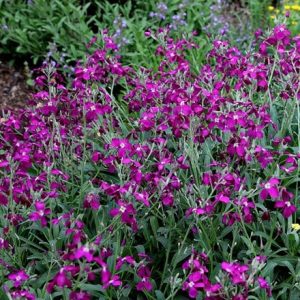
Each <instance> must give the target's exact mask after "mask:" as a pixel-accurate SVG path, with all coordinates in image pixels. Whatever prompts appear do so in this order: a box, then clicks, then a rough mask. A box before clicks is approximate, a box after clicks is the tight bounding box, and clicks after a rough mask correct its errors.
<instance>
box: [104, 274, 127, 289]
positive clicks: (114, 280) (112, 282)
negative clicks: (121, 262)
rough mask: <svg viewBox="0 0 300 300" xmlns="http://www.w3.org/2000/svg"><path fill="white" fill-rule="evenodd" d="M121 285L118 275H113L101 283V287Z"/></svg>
mask: <svg viewBox="0 0 300 300" xmlns="http://www.w3.org/2000/svg"><path fill="white" fill-rule="evenodd" d="M121 285H122V281H121V280H120V276H119V275H113V276H111V278H110V279H109V280H108V281H107V282H105V283H104V284H103V288H104V289H107V288H108V287H109V286H114V287H119V286H121Z"/></svg>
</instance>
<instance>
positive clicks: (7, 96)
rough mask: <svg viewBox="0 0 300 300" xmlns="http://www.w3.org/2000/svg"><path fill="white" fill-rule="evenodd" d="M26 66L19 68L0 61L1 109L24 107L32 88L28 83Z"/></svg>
mask: <svg viewBox="0 0 300 300" xmlns="http://www.w3.org/2000/svg"><path fill="white" fill-rule="evenodd" d="M26 80H27V78H26V72H25V69H24V68H19V69H17V68H16V67H13V66H9V65H8V64H5V63H3V62H1V61H0V111H1V110H8V109H13V110H15V109H18V108H24V107H25V106H26V105H27V104H26V103H27V99H28V98H29V95H30V93H31V92H32V88H30V87H29V86H28V84H27V83H26Z"/></svg>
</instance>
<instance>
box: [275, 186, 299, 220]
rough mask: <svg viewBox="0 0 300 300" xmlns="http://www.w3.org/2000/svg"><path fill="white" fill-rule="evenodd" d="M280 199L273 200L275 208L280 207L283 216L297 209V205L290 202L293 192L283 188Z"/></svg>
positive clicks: (288, 215)
mask: <svg viewBox="0 0 300 300" xmlns="http://www.w3.org/2000/svg"><path fill="white" fill-rule="evenodd" d="M281 197H282V200H277V201H276V202H275V205H274V207H275V208H281V209H282V211H283V212H282V214H283V216H284V217H285V218H289V217H290V216H291V215H292V214H294V213H295V212H296V211H297V207H296V206H295V205H293V204H292V203H291V200H292V198H293V197H294V195H293V193H290V192H288V191H287V190H286V189H285V188H283V189H282V192H281Z"/></svg>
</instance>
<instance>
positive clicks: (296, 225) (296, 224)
mask: <svg viewBox="0 0 300 300" xmlns="http://www.w3.org/2000/svg"><path fill="white" fill-rule="evenodd" d="M292 229H294V230H295V231H298V230H300V224H298V223H295V224H292Z"/></svg>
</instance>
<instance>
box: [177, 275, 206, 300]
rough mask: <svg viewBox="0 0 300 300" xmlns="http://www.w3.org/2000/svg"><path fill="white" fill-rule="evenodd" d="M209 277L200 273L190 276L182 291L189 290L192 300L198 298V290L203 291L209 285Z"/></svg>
mask: <svg viewBox="0 0 300 300" xmlns="http://www.w3.org/2000/svg"><path fill="white" fill-rule="evenodd" d="M207 281H208V280H207V277H206V276H203V274H201V273H200V272H194V273H192V274H190V275H189V277H188V280H187V281H185V282H184V284H183V286H182V289H183V290H184V291H185V290H188V293H189V296H190V298H192V299H195V298H197V295H198V290H199V289H203V288H204V287H205V285H206V283H207Z"/></svg>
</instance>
